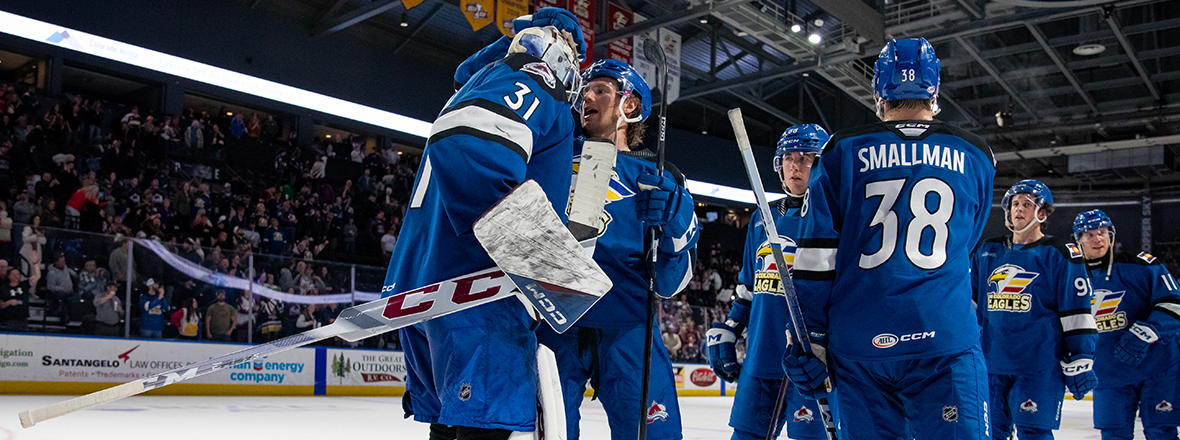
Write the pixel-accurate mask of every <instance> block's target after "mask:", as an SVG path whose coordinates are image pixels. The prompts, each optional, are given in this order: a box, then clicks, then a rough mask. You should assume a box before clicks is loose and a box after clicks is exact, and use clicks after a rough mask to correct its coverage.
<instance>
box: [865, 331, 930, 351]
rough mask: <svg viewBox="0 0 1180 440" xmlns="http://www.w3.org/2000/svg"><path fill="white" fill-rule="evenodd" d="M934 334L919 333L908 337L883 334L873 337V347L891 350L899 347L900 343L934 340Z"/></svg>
mask: <svg viewBox="0 0 1180 440" xmlns="http://www.w3.org/2000/svg"><path fill="white" fill-rule="evenodd" d="M933 337H934V332H918V333H910V334H908V335H901V337H898V336H897V335H895V334H892V333H881V334H879V335H877V336H875V337H873V346H874V347H877V348H889V347H892V346H894V345H897V343H898V342H907V341H917V340H919V339H927V338H933Z"/></svg>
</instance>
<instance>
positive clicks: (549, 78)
mask: <svg viewBox="0 0 1180 440" xmlns="http://www.w3.org/2000/svg"><path fill="white" fill-rule="evenodd" d="M520 70H523V71H525V72H529V73H531V74H533V75H536V76H539V77H541V79H542V80H544V81H545V85H547V86H549V88H551V89H553V88H557V80H556V79H555V78H554V77H553V71H552V70H550V69H549V65H548V64H545V63H540V62H534V63H528V64H525V65H524V67H521V68H520Z"/></svg>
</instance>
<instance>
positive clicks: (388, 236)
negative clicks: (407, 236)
mask: <svg viewBox="0 0 1180 440" xmlns="http://www.w3.org/2000/svg"><path fill="white" fill-rule="evenodd" d="M396 245H397V236H396V235H393V228H389V229H387V230H386V231H385V235H382V236H381V249H382V250H384V251H385V256H386V257H388V256H391V255H393V247H394V246H396Z"/></svg>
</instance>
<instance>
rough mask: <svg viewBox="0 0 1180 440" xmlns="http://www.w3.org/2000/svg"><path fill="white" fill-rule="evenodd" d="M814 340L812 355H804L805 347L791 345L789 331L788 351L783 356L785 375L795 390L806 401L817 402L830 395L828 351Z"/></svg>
mask: <svg viewBox="0 0 1180 440" xmlns="http://www.w3.org/2000/svg"><path fill="white" fill-rule="evenodd" d="M818 339H820V338H814V339H812V341H811V353H804V352H803V346H802V345H800V344H793V343H790V341H791V340H792V338H791V333H790V331H787V341H788V345H787V351H786V353H785V354H784V355H783V373H785V374H786V376H787V379H789V380H790V381H791V383H792V384H794V385H795V390H796V391H798V392H799V395H800V396H803V397H804V398H806V399H811V400H816V399H819V398H821V397H824V396H827V395H828V384H829V382H828V379H829V376H828V364H827V355H826V353H827V349H825V348H824V346H822V345H820V344H819V343H818V342H817V340H818Z"/></svg>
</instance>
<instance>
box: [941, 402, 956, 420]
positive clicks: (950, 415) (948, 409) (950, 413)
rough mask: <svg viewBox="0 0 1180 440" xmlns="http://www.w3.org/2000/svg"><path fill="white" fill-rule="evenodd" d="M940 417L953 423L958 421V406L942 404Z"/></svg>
mask: <svg viewBox="0 0 1180 440" xmlns="http://www.w3.org/2000/svg"><path fill="white" fill-rule="evenodd" d="M942 419H943V420H946V421H948V422H951V423H954V422H957V421H959V407H957V406H944V407H942Z"/></svg>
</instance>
